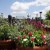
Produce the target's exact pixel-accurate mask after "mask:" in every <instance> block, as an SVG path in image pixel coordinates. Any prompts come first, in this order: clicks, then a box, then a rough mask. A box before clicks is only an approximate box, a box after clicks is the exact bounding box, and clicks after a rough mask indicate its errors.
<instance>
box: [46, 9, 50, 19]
mask: <svg viewBox="0 0 50 50" xmlns="http://www.w3.org/2000/svg"><path fill="white" fill-rule="evenodd" d="M46 19H47V20H50V10H49V11H47V12H46Z"/></svg>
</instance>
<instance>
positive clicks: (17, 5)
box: [11, 0, 50, 18]
mask: <svg viewBox="0 0 50 50" xmlns="http://www.w3.org/2000/svg"><path fill="white" fill-rule="evenodd" d="M49 5H50V0H35V1H32V2H18V1H16V2H14V3H13V4H12V5H11V10H12V13H11V14H12V15H13V16H16V15H17V14H18V15H19V14H20V15H21V14H22V15H24V14H25V15H26V13H27V12H28V11H29V10H30V7H31V6H47V7H45V9H43V10H38V11H34V12H32V14H31V15H33V14H34V15H35V16H36V14H37V13H38V14H39V12H40V11H42V12H43V13H42V18H45V13H46V11H47V10H50V6H49ZM38 16H39V15H38Z"/></svg>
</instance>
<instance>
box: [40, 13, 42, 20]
mask: <svg viewBox="0 0 50 50" xmlns="http://www.w3.org/2000/svg"><path fill="white" fill-rule="evenodd" d="M41 15H42V12H40V20H41Z"/></svg>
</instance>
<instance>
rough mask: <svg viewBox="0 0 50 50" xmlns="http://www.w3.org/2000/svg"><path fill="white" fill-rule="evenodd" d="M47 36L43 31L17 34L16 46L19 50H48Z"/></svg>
mask: <svg viewBox="0 0 50 50" xmlns="http://www.w3.org/2000/svg"><path fill="white" fill-rule="evenodd" d="M45 34H46V32H44V31H43V30H34V31H33V32H31V31H29V32H28V33H25V32H19V33H17V36H16V45H17V48H18V50H46V49H47V47H48V45H47V41H46V35H45Z"/></svg>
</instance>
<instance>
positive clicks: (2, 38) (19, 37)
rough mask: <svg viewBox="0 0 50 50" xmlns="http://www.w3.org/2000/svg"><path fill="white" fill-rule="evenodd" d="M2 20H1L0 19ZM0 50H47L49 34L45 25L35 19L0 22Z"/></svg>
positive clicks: (49, 39)
mask: <svg viewBox="0 0 50 50" xmlns="http://www.w3.org/2000/svg"><path fill="white" fill-rule="evenodd" d="M1 19H2V18H1ZM1 21H2V22H1V23H0V49H8V50H11V49H14V50H17V49H18V50H28V49H29V50H47V49H49V46H50V45H49V44H50V33H49V32H48V30H46V28H45V24H44V23H43V22H42V21H41V20H37V19H24V20H17V21H18V22H15V20H13V22H12V19H11V18H8V20H5V19H3V20H1Z"/></svg>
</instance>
